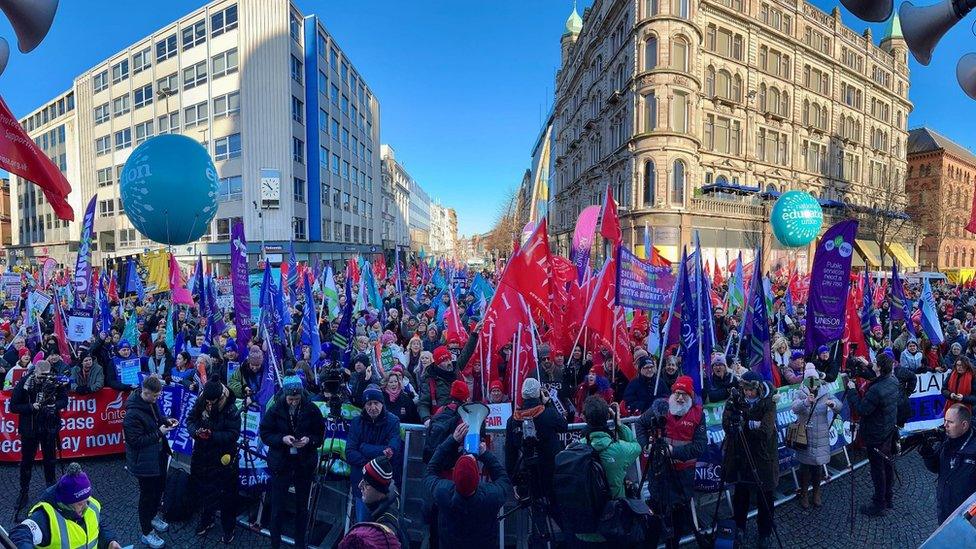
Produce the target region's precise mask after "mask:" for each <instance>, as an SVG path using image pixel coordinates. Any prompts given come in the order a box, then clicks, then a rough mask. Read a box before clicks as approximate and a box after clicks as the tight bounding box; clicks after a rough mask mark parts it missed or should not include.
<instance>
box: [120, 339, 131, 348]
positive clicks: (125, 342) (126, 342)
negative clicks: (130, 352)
mask: <svg viewBox="0 0 976 549" xmlns="http://www.w3.org/2000/svg"><path fill="white" fill-rule="evenodd" d="M131 348H132V345H131V344H130V343H129V342H128V341H126V340H124V339H123V340H122V341H120V342H119V349H131Z"/></svg>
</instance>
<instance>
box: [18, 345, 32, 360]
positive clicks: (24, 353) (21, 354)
mask: <svg viewBox="0 0 976 549" xmlns="http://www.w3.org/2000/svg"><path fill="white" fill-rule="evenodd" d="M29 354H30V349H28V348H27V347H21V348H20V350H19V351H17V356H18V357H20V358H23V357H25V356H27V355H29Z"/></svg>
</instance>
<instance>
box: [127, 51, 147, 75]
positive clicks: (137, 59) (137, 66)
mask: <svg viewBox="0 0 976 549" xmlns="http://www.w3.org/2000/svg"><path fill="white" fill-rule="evenodd" d="M151 66H152V49H151V48H148V47H147V48H145V49H143V50H142V51H139V52H136V53H135V54H134V55H133V56H132V74H139V73H140V72H142V71H144V70H146V69H148V68H149V67H151Z"/></svg>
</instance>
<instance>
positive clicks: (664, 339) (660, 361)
mask: <svg viewBox="0 0 976 549" xmlns="http://www.w3.org/2000/svg"><path fill="white" fill-rule="evenodd" d="M680 286H681V280H678V281H677V282H676V283H675V290H676V291H675V292H673V293H672V294H671V306H670V307H669V308H668V319H667V320H666V321H665V322H664V333H663V334H661V346H660V352H659V353H658V354H659V355H660V356H658V358H657V376H655V377H654V394H657V388H658V386H659V385H660V382H661V368H663V367H664V352H665V350H666V349H667V347H668V334H669V333H670V332H671V320H672V319H673V318H674V308H675V306H676V305H677V302H678V294H680V293H681V291H680V290H681V288H680Z"/></svg>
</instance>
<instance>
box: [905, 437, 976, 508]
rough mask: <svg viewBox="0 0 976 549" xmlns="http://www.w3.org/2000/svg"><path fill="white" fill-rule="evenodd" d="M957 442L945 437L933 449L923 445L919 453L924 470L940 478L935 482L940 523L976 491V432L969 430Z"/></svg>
mask: <svg viewBox="0 0 976 549" xmlns="http://www.w3.org/2000/svg"><path fill="white" fill-rule="evenodd" d="M956 440H957V441H958V442H955V443H954V441H953V440H952V439H948V438H947V439H945V440H944V441H942V442H940V443H938V444H936V445H935V447H934V448H933V447H930V446H928V445H923V446H921V447H920V448H919V450H918V453H919V454H920V455H921V456H922V461H923V462H924V463H925V468H926V469H928V470H929V471H932V472H933V473H935V474H937V475H939V478H938V479H937V480H936V483H935V500H936V504H937V505H938V523H939V524H941V523H942V522H944V521H945V520H946V519H947V518H949V515H951V514H952V512H953V511H955V510H956V508H957V507H959V506H960V505H962V502H964V501H966V499H967V498H969V496H971V495H972V494H973V492H976V430H974V429H973V428H970V429H969V433H967V434H964V435H962V436H961V437H959V439H956ZM957 445H958V446H957ZM950 448H952V449H954V451H953V450H952V449H950Z"/></svg>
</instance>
